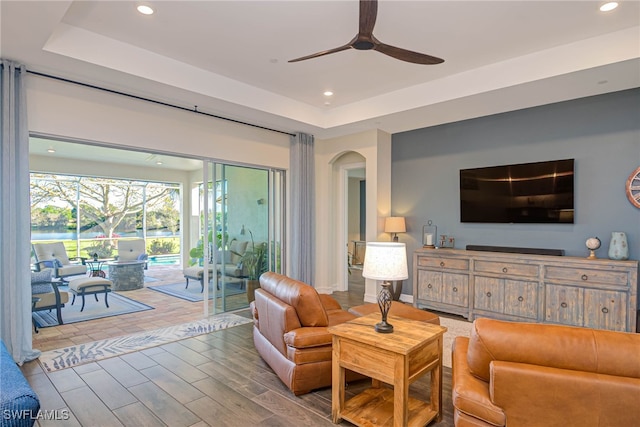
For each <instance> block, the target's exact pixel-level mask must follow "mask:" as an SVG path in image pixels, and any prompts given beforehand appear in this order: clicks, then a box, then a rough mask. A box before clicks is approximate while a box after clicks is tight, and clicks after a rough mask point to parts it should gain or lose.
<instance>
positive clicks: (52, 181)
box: [31, 174, 177, 239]
mask: <svg viewBox="0 0 640 427" xmlns="http://www.w3.org/2000/svg"><path fill="white" fill-rule="evenodd" d="M176 194H177V190H176V189H175V188H172V187H169V186H164V185H158V184H150V183H146V182H138V181H127V180H115V179H102V178H92V177H72V176H60V175H37V174H32V180H31V200H32V211H33V210H34V208H35V207H36V205H42V204H45V203H51V202H56V203H60V202H64V203H66V204H67V205H68V207H69V208H71V209H75V208H76V205H77V207H78V208H79V212H80V223H81V224H82V225H83V227H82V228H83V229H86V228H91V227H96V226H97V227H98V228H99V229H100V230H102V232H103V234H104V236H105V237H106V238H108V239H111V238H112V237H113V236H114V233H115V230H116V228H117V227H118V226H121V225H123V224H126V222H127V221H133V225H131V224H129V225H128V227H132V228H135V218H136V215H137V214H138V213H140V212H142V210H143V207H145V206H146V208H147V209H148V210H153V209H155V208H156V207H157V206H162V204H163V203H165V202H166V199H170V198H171V197H174V196H175V195H176Z"/></svg>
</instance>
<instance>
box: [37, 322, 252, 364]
mask: <svg viewBox="0 0 640 427" xmlns="http://www.w3.org/2000/svg"><path fill="white" fill-rule="evenodd" d="M250 322H252V320H251V319H249V318H246V317H242V316H238V315H236V314H232V313H221V314H217V315H215V316H212V317H210V318H208V319H202V320H199V321H196V322H189V323H183V324H181V325H176V326H170V327H168V328H162V329H157V330H155V331H147V332H140V333H137V334H133V335H127V336H123V337H117V338H110V339H106V340H100V341H93V342H89V343H86V344H79V345H76V346H72V347H66V348H60V349H56V350H50V351H45V352H43V353H42V354H41V355H40V358H39V359H38V360H39V361H40V365H42V367H43V369H45V370H46V371H47V372H53V371H57V370H60V369H65V368H70V367H73V366H77V365H81V364H84V363H90V362H95V361H97V360H102V359H107V358H110V357H116V356H120V355H123V354H126V353H132V352H134V351H139V350H144V349H146V348H150V347H157V346H159V345H163V344H167V343H169V342H173V341H178V340H181V339H185V338H190V337H194V336H197V335H202V334H207V333H209V332H215V331H219V330H221V329H226V328H231V327H234V326H239V325H244V324H246V323H250Z"/></svg>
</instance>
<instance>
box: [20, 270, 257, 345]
mask: <svg viewBox="0 0 640 427" xmlns="http://www.w3.org/2000/svg"><path fill="white" fill-rule="evenodd" d="M145 276H146V277H148V278H152V279H155V280H153V281H148V282H145V287H144V288H143V289H137V290H132V291H121V292H118V293H120V294H121V295H124V296H126V297H128V298H131V299H133V300H135V301H138V302H141V303H143V304H147V305H149V306H151V307H153V308H154V309H153V310H146V311H140V312H136V313H130V314H123V315H119V316H112V317H106V318H102V319H95V320H87V321H83V322H77V323H70V324H65V325H61V326H51V327H47V328H40V329H39V332H38V333H37V334H36V333H33V348H36V349H38V350H41V351H46V350H52V349H57V348H63V347H69V346H73V345H77V344H82V343H87V342H90V341H96V340H101V339H106V338H113V337H118V336H123V335H129V334H133V333H137V332H142V331H151V330H155V329H159V328H163V327H167V326H171V325H176V324H180V323H186V322H191V321H195V320H199V319H202V317H203V305H202V301H200V302H190V301H187V300H184V299H180V298H176V297H173V296H170V295H166V294H164V293H161V292H157V291H154V290H151V289H148V288H147V286H158V285H162V284H170V283H177V282H182V283H184V282H185V280H184V276H183V274H182V267H181V266H178V265H156V266H150V267H149V269H148V270H146V271H145ZM190 286H191V287H198V288H199V287H200V286H199V284H198V283H192V284H190ZM217 301H218V302H217V304H218V307H219V308H220V299H218V300H217ZM76 304H78V302H76ZM87 304H96V301H95V300H94V299H93V298H92V297H90V298H89V299H88V300H87ZM99 304H103V302H102V299H100V302H99ZM246 307H247V296H246V293H240V294H236V295H231V296H227V297H226V308H227V311H234V310H237V309H241V308H246Z"/></svg>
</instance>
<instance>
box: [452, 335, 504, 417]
mask: <svg viewBox="0 0 640 427" xmlns="http://www.w3.org/2000/svg"><path fill="white" fill-rule="evenodd" d="M468 347H469V338H467V337H456V338H455V341H454V342H453V347H452V352H453V354H452V400H453V407H454V408H455V409H456V410H458V411H460V412H461V413H463V414H467V415H469V416H471V417H473V418H476V419H479V420H482V421H484V422H486V423H487V424H491V425H495V426H504V425H505V424H506V421H507V420H506V416H505V413H504V411H503V410H502V408H500V407H499V406H496V405H494V403H493V402H492V401H491V395H490V393H489V384H488V383H486V382H484V381H482V380H481V379H479V378H477V377H475V376H473V374H471V371H470V370H469V365H468V364H467V350H468Z"/></svg>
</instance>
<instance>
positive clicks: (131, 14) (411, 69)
mask: <svg viewBox="0 0 640 427" xmlns="http://www.w3.org/2000/svg"><path fill="white" fill-rule="evenodd" d="M140 3H145V4H149V5H151V6H153V7H154V9H155V13H154V14H153V15H151V16H143V15H141V14H139V13H138V12H137V11H136V10H135V6H137V5H138V4H140ZM602 3H603V2H593V1H452V0H449V1H430V0H421V1H417V0H414V1H399V0H381V1H380V3H379V7H378V19H377V22H376V26H375V29H374V35H375V36H376V37H377V38H378V39H379V40H381V41H382V42H384V43H387V44H391V45H395V46H398V47H402V48H406V49H410V50H414V51H418V52H423V53H427V54H430V55H433V56H437V57H440V58H443V59H444V60H445V62H444V63H443V64H440V65H416V64H410V63H406V62H402V61H399V60H396V59H393V58H390V57H387V56H385V55H383V54H380V53H378V52H374V51H356V50H353V49H351V50H347V51H344V52H340V53H336V54H333V55H328V56H324V57H320V58H316V59H312V60H308V61H303V62H299V63H288V62H287V61H288V60H289V59H292V58H296V57H300V56H303V55H307V54H311V53H315V52H317V51H322V50H326V49H330V48H333V47H337V46H340V45H342V44H345V43H347V42H348V41H349V40H351V38H352V37H353V36H354V35H355V33H356V32H357V29H358V10H359V8H358V1H356V0H348V1H331V0H324V1H305V0H289V1H270V0H262V1H242V0H236V1H215V0H212V1H148V2H147V1H141V2H138V1H7V0H2V1H1V3H0V5H1V6H0V7H1V9H0V13H1V16H0V17H1V19H2V21H1V24H2V27H1V29H2V39H1V42H2V44H1V47H2V52H1V53H2V57H3V58H7V59H13V60H16V61H19V62H22V63H23V64H25V65H26V66H27V69H28V70H31V71H37V72H41V73H47V74H52V75H55V76H60V77H65V78H69V79H72V80H77V81H81V82H84V83H90V84H96V85H99V86H102V87H106V88H109V89H116V90H119V91H124V92H128V93H132V94H136V95H140V96H145V97H150V98H153V99H157V100H161V101H165V102H170V103H173V104H176V105H180V106H184V107H188V108H191V107H194V106H196V105H197V106H198V107H197V108H198V110H200V111H204V112H208V113H211V114H217V115H221V116H225V117H230V118H233V119H239V120H242V121H246V122H250V123H254V124H258V125H261V126H267V127H270V128H274V129H278V130H282V131H287V132H296V131H303V132H308V133H311V134H314V135H316V138H319V139H323V138H329V137H335V136H340V135H345V134H350V133H354V132H359V131H363V130H367V129H371V128H379V129H382V130H384V131H387V132H389V133H397V132H402V131H407V130H412V129H416V128H421V127H425V126H432V125H436V124H440V123H446V122H451V121H456V120H463V119H467V118H471V117H478V116H482V115H487V114H495V113H499V112H504V111H509V110H514V109H520V108H527V107H531V106H535V105H542V104H546V103H551V102H558V101H563V100H567V99H573V98H579V97H584V96H590V95H596V94H601V93H606V92H612V91H618V90H623V89H628V88H633V87H640V3H639V1H637V0H634V1H629V0H627V1H621V2H620V3H621V5H620V7H618V9H616V10H614V11H613V12H609V13H608V14H604V13H602V12H600V11H599V10H598V6H599V5H600V4H602ZM325 90H332V91H333V92H334V93H335V95H334V96H333V97H331V98H325V97H324V96H323V92H324V91H325ZM327 102H328V103H329V104H328V105H326V104H325V103H327Z"/></svg>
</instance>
